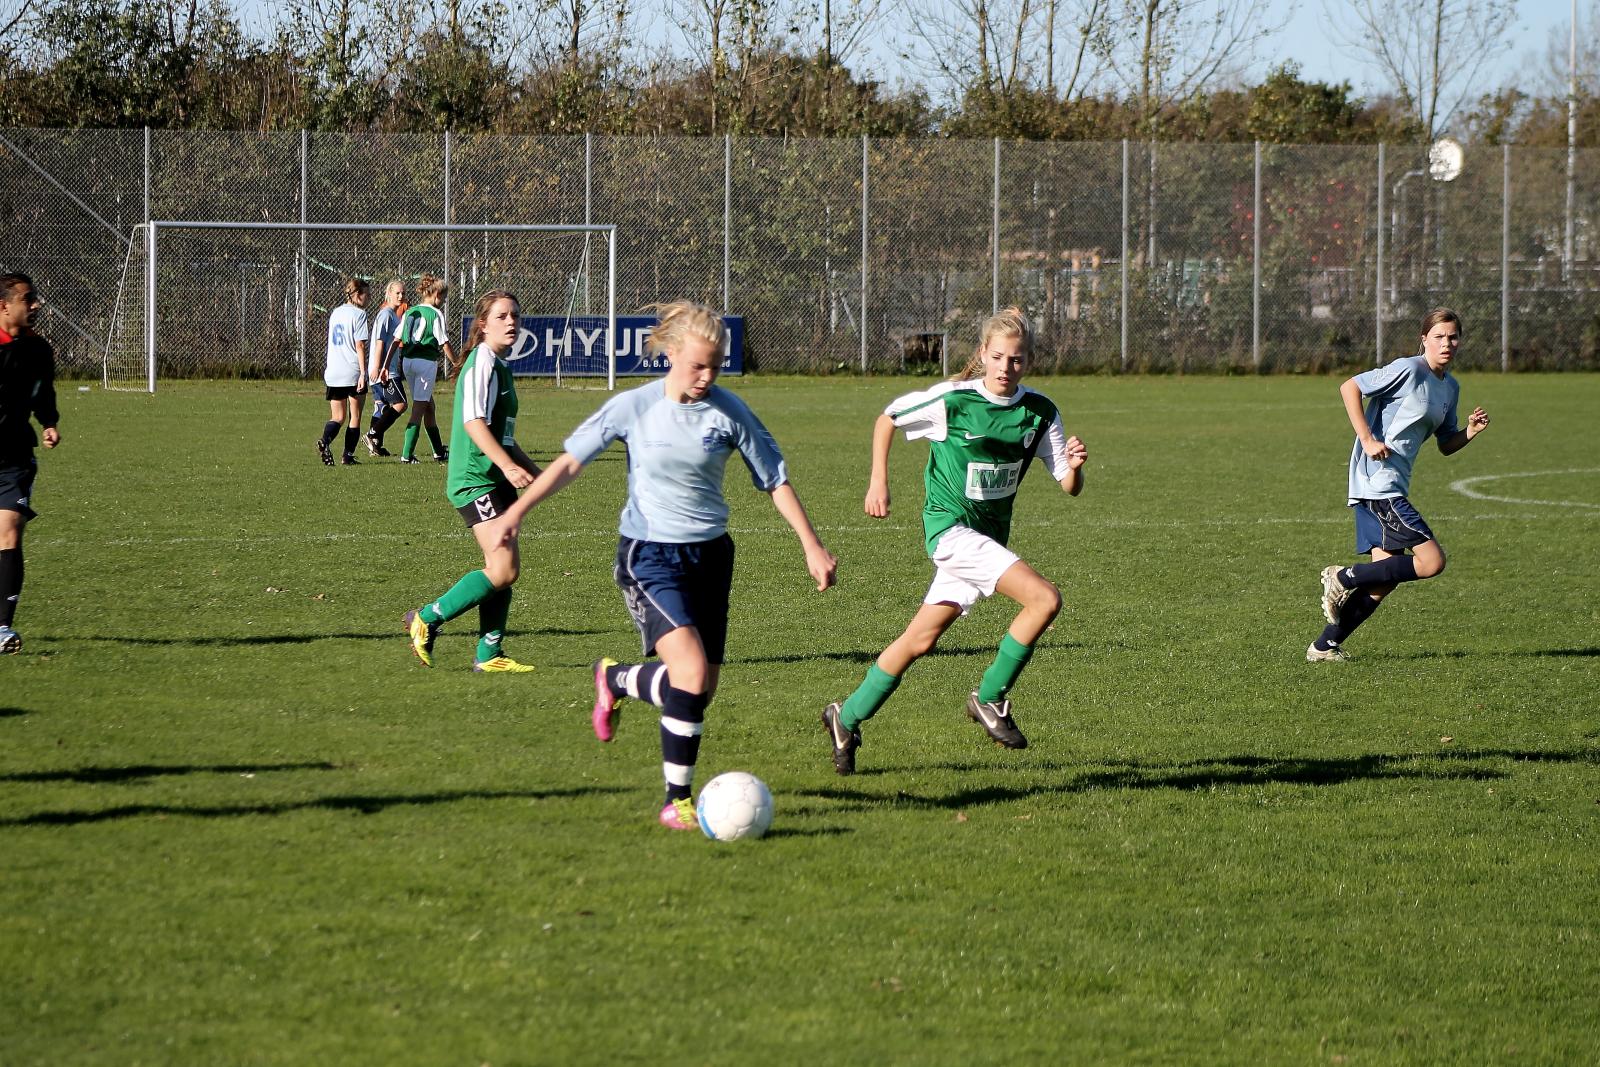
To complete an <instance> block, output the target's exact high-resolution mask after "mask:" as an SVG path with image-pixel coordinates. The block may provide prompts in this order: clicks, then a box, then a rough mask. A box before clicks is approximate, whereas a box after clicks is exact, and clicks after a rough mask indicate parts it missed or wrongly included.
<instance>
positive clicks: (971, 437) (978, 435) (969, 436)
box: [961, 430, 984, 441]
mask: <svg viewBox="0 0 1600 1067" xmlns="http://www.w3.org/2000/svg"><path fill="white" fill-rule="evenodd" d="M961 432H962V433H964V434H966V435H967V440H969V441H981V440H983V437H984V435H983V434H981V433H972V432H971V431H970V430H962V431H961Z"/></svg>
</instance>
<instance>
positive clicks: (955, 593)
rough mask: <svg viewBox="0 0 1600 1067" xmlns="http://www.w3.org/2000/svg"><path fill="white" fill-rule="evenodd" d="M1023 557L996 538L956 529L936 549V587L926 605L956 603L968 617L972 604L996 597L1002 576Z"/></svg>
mask: <svg viewBox="0 0 1600 1067" xmlns="http://www.w3.org/2000/svg"><path fill="white" fill-rule="evenodd" d="M1021 558H1022V557H1021V556H1019V555H1017V554H1016V553H1015V552H1013V551H1011V550H1010V549H1009V548H1007V547H1006V546H1005V545H1002V544H1001V543H1000V542H999V541H996V540H995V539H994V538H992V537H986V536H984V535H983V534H981V533H978V532H977V531H976V530H969V529H968V528H967V527H965V526H952V527H950V529H948V530H946V531H945V532H944V533H943V534H942V535H940V537H939V541H938V543H937V544H935V545H934V546H933V567H934V571H933V584H932V585H930V586H928V593H927V595H926V596H924V597H923V598H922V602H923V603H924V604H954V605H955V606H956V607H958V608H960V609H961V614H963V615H965V614H966V613H967V612H969V611H971V610H972V605H974V604H976V603H977V602H978V601H980V600H982V599H984V598H985V597H991V596H993V595H994V587H995V586H996V585H997V584H999V582H1000V576H1001V575H1002V574H1004V573H1005V572H1006V571H1008V570H1010V569H1011V565H1012V564H1013V563H1015V562H1017V561H1018V560H1019V559H1021Z"/></svg>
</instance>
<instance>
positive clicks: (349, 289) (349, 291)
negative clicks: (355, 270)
mask: <svg viewBox="0 0 1600 1067" xmlns="http://www.w3.org/2000/svg"><path fill="white" fill-rule="evenodd" d="M366 295H367V283H366V281H365V280H364V279H362V278H346V279H345V280H344V298H345V299H346V300H354V299H355V298H356V297H358V296H366Z"/></svg>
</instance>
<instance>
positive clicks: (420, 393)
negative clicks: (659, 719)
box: [401, 359, 439, 404]
mask: <svg viewBox="0 0 1600 1067" xmlns="http://www.w3.org/2000/svg"><path fill="white" fill-rule="evenodd" d="M401 362H402V364H403V366H404V368H405V372H406V385H407V386H409V387H410V389H411V399H412V400H415V401H417V402H418V403H423V404H426V403H431V402H432V400H433V380H434V379H435V378H437V377H438V376H439V363H438V361H437V360H432V359H407V360H402V361H401Z"/></svg>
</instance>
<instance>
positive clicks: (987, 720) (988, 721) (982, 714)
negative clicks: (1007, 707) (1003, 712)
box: [978, 704, 1000, 726]
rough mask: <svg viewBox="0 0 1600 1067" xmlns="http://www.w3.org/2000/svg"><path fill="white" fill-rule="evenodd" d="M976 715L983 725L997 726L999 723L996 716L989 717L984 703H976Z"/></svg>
mask: <svg viewBox="0 0 1600 1067" xmlns="http://www.w3.org/2000/svg"><path fill="white" fill-rule="evenodd" d="M978 717H979V718H981V719H982V720H983V725H985V726H998V725H1000V720H999V719H998V718H992V717H990V715H989V709H988V708H987V707H985V706H984V705H982V704H979V705H978Z"/></svg>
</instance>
